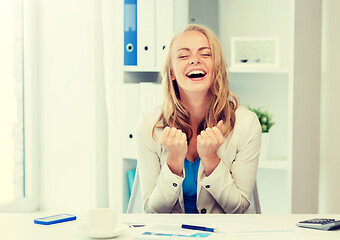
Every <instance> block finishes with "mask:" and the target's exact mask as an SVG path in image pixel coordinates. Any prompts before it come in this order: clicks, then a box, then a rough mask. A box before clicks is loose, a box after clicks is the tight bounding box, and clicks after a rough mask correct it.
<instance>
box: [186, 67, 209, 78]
mask: <svg viewBox="0 0 340 240" xmlns="http://www.w3.org/2000/svg"><path fill="white" fill-rule="evenodd" d="M206 74H207V73H206V72H205V71H203V70H197V69H195V70H192V71H190V72H188V73H187V74H186V76H187V77H188V78H191V79H199V78H203V77H204V76H205V75H206Z"/></svg>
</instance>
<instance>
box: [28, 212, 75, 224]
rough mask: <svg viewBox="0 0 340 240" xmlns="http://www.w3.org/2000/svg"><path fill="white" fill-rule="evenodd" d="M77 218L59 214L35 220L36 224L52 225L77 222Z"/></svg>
mask: <svg viewBox="0 0 340 240" xmlns="http://www.w3.org/2000/svg"><path fill="white" fill-rule="evenodd" d="M76 219H77V217H76V216H75V215H71V214H58V215H53V216H47V217H42V218H36V219H34V223H35V224H42V225H51V224H56V223H62V222H68V221H73V220H76Z"/></svg>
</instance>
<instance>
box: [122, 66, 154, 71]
mask: <svg viewBox="0 0 340 240" xmlns="http://www.w3.org/2000/svg"><path fill="white" fill-rule="evenodd" d="M124 71H125V72H159V71H160V68H159V67H138V66H124Z"/></svg>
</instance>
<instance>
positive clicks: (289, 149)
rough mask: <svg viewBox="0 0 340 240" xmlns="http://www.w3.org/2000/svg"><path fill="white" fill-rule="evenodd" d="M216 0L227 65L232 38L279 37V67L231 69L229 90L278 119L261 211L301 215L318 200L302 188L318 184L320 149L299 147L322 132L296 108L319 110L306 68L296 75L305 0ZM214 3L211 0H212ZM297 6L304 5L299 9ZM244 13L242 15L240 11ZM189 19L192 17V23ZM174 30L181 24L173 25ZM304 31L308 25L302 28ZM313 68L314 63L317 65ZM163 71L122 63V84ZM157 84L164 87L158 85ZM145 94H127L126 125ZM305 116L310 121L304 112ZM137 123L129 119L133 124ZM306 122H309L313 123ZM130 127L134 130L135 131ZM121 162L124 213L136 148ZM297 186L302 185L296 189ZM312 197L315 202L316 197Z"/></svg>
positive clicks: (152, 78)
mask: <svg viewBox="0 0 340 240" xmlns="http://www.w3.org/2000/svg"><path fill="white" fill-rule="evenodd" d="M173 1H174V2H176V3H174V5H176V4H181V6H182V7H183V6H186V4H190V8H191V7H192V6H193V2H194V1H192V0H183V1H182V0H173ZM199 2H205V3H206V2H208V1H201V0H200V1H198V0H196V1H195V3H196V8H199V4H198V3H199ZM214 2H215V3H216V4H217V6H218V9H219V10H218V11H217V12H219V13H218V14H216V12H214V14H215V15H216V16H217V18H218V24H217V25H215V26H213V27H211V28H213V29H214V28H215V29H217V31H216V30H215V29H214V30H215V31H216V32H217V34H218V36H219V39H220V41H221V44H222V47H223V51H224V55H225V57H226V60H227V63H230V58H229V56H230V52H231V51H230V38H231V37H232V36H240V37H242V36H254V37H261V36H275V37H278V39H279V42H280V46H279V51H280V59H279V63H280V64H279V67H278V68H249V67H248V68H247V67H244V68H243V67H242V68H241V67H238V68H233V67H229V73H230V74H229V75H230V88H231V90H232V91H233V92H234V93H235V94H236V95H237V96H238V97H239V98H240V103H241V105H243V106H245V107H246V106H247V105H250V106H252V107H263V108H264V109H266V110H268V111H270V112H271V113H272V115H273V120H274V121H275V122H276V124H275V126H274V127H273V128H272V129H271V135H272V136H271V141H270V144H269V149H270V151H269V158H268V159H260V161H259V169H258V176H257V183H258V188H259V196H260V202H261V208H262V212H263V213H268V214H277V213H286V214H288V213H296V212H300V213H302V212H303V211H298V210H297V209H299V208H301V209H304V205H308V204H305V203H303V202H302V200H301V195H302V196H305V197H308V198H312V197H314V198H317V195H316V194H317V192H316V191H314V190H311V191H308V190H306V189H305V188H303V187H302V184H303V183H305V184H309V182H311V183H314V184H313V185H317V182H316V180H314V179H313V174H315V171H316V169H317V166H316V162H315V160H314V159H315V156H314V155H317V150H315V149H318V146H317V145H316V141H313V142H312V143H311V142H307V143H306V144H304V145H303V146H302V147H301V146H300V145H301V144H302V141H303V139H304V138H313V136H314V135H315V134H317V132H318V129H311V128H309V129H307V128H306V127H305V126H304V124H303V123H302V120H301V115H300V112H297V109H299V110H300V111H301V112H303V111H305V110H304V109H305V108H308V109H309V111H310V113H311V114H312V115H313V116H315V115H316V114H317V111H316V110H315V111H314V110H313V109H311V108H310V106H309V104H310V102H313V98H312V97H311V96H309V95H308V94H307V93H306V92H305V91H304V87H303V86H301V85H299V82H298V81H297V79H299V81H301V75H302V72H298V73H296V72H295V71H294V70H295V69H296V68H297V67H299V66H302V65H303V64H306V63H303V62H302V61H296V59H300V58H299V56H300V55H301V54H302V53H303V50H304V49H305V48H303V47H301V46H303V45H304V44H305V43H304V42H303V41H302V39H304V40H305V41H306V40H307V39H306V37H304V36H299V38H297V37H296V33H295V24H296V22H297V20H296V18H298V16H300V15H301V16H304V14H301V13H304V12H305V11H306V10H304V8H303V7H302V6H300V5H301V4H302V3H297V2H296V1H294V0H291V1H285V0H282V1H273V2H270V3H268V1H265V0H245V1H241V2H240V1H237V0H228V1H223V0H216V1H214ZM209 3H211V2H210V1H209ZM297 5H299V6H300V8H298V9H297V8H296V6H297ZM183 9H186V10H188V9H189V8H186V7H183V8H182V15H183ZM174 11H175V8H174ZM198 12H199V11H198ZM240 12H242V14H239V13H240ZM264 13H265V14H264ZM298 13H299V14H300V15H298ZM174 15H175V12H174ZM184 15H185V14H184ZM188 16H192V14H191V13H189V15H187V17H188ZM216 16H215V17H216ZM174 18H175V17H174ZM188 18H189V17H188ZM188 18H187V21H188V22H190V20H189V19H188ZM192 18H193V19H194V20H195V22H196V23H198V24H204V22H201V20H202V19H200V18H195V17H192ZM182 19H183V17H182ZM190 19H191V18H190ZM309 19H310V20H311V19H313V18H312V17H311V18H309ZM182 24H183V23H182ZM210 24H211V22H210ZM304 24H305V25H304V26H310V27H311V26H312V25H313V21H312V20H311V21H309V22H306V21H304ZM174 29H176V28H175V27H174ZM179 29H180V28H179ZM299 29H303V28H301V26H300V28H299ZM177 30H178V28H177ZM311 32H312V31H311ZM312 42H313V41H312ZM293 46H295V48H296V47H297V46H300V48H299V49H300V51H301V52H302V53H301V52H299V54H300V55H299V54H297V53H296V52H295V49H294V48H293ZM157 59H158V58H157ZM306 65H308V64H306ZM308 66H309V67H312V65H308ZM159 69H160V67H159V66H144V67H141V66H124V67H122V72H123V74H122V75H123V79H122V88H125V87H129V86H133V85H138V84H142V85H143V84H145V83H148V84H152V83H155V82H157V78H158V72H159ZM303 69H304V72H306V73H307V72H308V69H307V67H303ZM311 78H312V77H311ZM154 85H156V84H154ZM307 85H308V84H307ZM157 87H160V86H159V85H157ZM160 92H162V91H160ZM140 93H141V92H138V91H136V89H135V90H132V92H131V93H130V94H126V93H125V94H123V95H124V96H123V100H124V101H122V102H123V104H124V105H123V107H122V109H124V108H127V109H129V111H125V112H124V111H123V112H122V115H126V116H124V117H123V116H122V117H123V118H122V119H123V120H122V124H124V121H125V120H126V119H130V120H131V119H133V118H134V119H135V120H132V122H133V121H135V122H136V121H137V120H136V117H133V116H132V117H131V116H130V115H129V113H131V112H132V111H133V109H139V108H138V107H137V105H138V106H139V102H140V101H141V96H140ZM147 95H148V94H147ZM302 98H304V99H308V101H309V102H308V101H303V102H302V103H299V104H297V101H300V100H301V99H302ZM158 99H159V97H158ZM132 100H133V101H132ZM142 101H143V100H142ZM131 102H132V103H136V104H135V106H131ZM137 103H138V104H137ZM134 107H135V108H134ZM137 111H139V113H138V115H139V114H140V113H141V111H140V110H137ZM124 119H125V120H124ZM303 119H304V120H305V121H309V120H308V119H307V118H306V117H304V116H303ZM132 122H130V123H131V124H132ZM312 122H313V121H312ZM305 125H306V126H307V125H308V124H305ZM309 125H310V124H309ZM297 127H298V128H297ZM123 129H124V128H122V133H121V134H120V136H123V137H120V138H119V141H121V143H120V144H121V145H122V149H124V146H125V145H126V144H127V146H129V148H130V149H132V148H133V147H134V145H133V137H132V138H130V137H129V133H128V132H126V131H125V130H123ZM131 131H132V133H133V129H132V130H131ZM298 140H299V141H298ZM125 147H126V146H125ZM314 150H315V151H314ZM307 157H308V158H310V159H313V161H312V163H311V166H310V165H308V164H309V163H308V159H306V158H307ZM117 161H123V163H122V173H121V178H122V179H123V183H124V184H123V192H122V194H121V195H122V198H123V204H122V211H123V212H124V211H125V209H126V206H127V202H128V197H129V196H128V193H127V188H126V186H127V184H126V176H125V171H126V170H129V169H131V168H133V167H135V166H136V163H137V162H136V154H135V152H134V151H131V152H130V154H129V155H124V153H123V154H122V156H121V159H118V160H117ZM305 166H310V167H311V169H307V170H305ZM117 171H118V170H117ZM298 174H300V175H301V176H306V179H308V181H309V182H307V180H303V181H301V180H300V179H299V180H298V179H297V178H296V176H297V175H298ZM295 186H300V187H299V188H296V187H295ZM313 201H314V202H315V200H313ZM313 201H312V202H313ZM314 202H313V203H312V204H309V205H311V207H310V209H315V204H314ZM313 204H314V205H313ZM278 206H279V207H278ZM312 212H313V211H311V212H310V213H312ZM314 212H315V211H314Z"/></svg>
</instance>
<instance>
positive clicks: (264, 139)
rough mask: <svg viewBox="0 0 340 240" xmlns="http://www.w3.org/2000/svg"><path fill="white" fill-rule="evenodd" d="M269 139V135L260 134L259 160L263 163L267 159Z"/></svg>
mask: <svg viewBox="0 0 340 240" xmlns="http://www.w3.org/2000/svg"><path fill="white" fill-rule="evenodd" d="M269 138H270V134H269V133H268V132H266V133H262V136H261V149H260V160H261V161H265V160H267V159H268V151H269Z"/></svg>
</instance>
